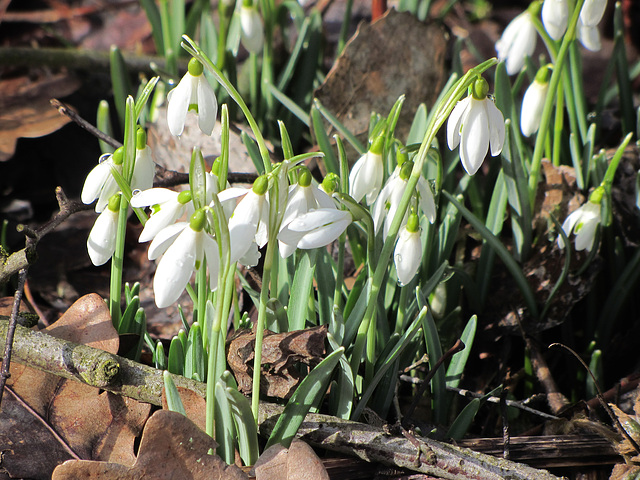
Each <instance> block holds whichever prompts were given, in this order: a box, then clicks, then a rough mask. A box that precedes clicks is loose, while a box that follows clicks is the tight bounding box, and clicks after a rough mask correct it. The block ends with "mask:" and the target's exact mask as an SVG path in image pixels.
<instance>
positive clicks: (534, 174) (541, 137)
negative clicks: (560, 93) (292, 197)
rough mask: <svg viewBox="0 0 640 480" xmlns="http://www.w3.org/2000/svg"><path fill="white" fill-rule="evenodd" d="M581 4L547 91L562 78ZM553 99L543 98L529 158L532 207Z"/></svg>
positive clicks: (577, 7)
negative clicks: (531, 153) (534, 140)
mask: <svg viewBox="0 0 640 480" xmlns="http://www.w3.org/2000/svg"><path fill="white" fill-rule="evenodd" d="M583 4H584V0H578V1H577V2H576V6H575V9H574V11H573V15H572V16H571V20H570V21H569V25H568V27H567V32H566V33H565V35H564V38H563V40H562V45H561V46H560V50H559V51H558V56H557V58H556V59H555V68H554V69H553V73H552V74H551V79H550V80H549V92H556V91H557V89H558V84H559V83H560V79H561V78H562V70H563V68H562V66H563V64H564V61H565V58H566V56H567V52H568V51H569V46H570V45H571V42H573V41H574V39H575V36H576V25H577V23H578V18H579V17H580V10H581V9H582V5H583ZM554 100H555V98H554V96H553V95H548V96H547V98H546V100H545V103H544V108H543V110H542V116H541V118H540V130H539V131H538V135H537V137H536V143H535V147H534V149H533V158H532V160H531V171H530V174H529V202H530V204H531V208H532V209H533V207H534V204H535V200H536V192H537V190H538V181H539V179H540V170H541V168H542V156H543V152H544V143H545V138H546V136H547V132H548V129H549V124H550V120H551V112H552V110H553V102H554Z"/></svg>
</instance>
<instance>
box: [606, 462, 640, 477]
mask: <svg viewBox="0 0 640 480" xmlns="http://www.w3.org/2000/svg"><path fill="white" fill-rule="evenodd" d="M639 478H640V467H638V466H637V465H626V464H624V463H619V464H618V465H616V466H615V467H613V470H612V472H611V476H610V477H609V480H638V479H639Z"/></svg>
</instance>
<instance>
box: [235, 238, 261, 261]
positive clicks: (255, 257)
mask: <svg viewBox="0 0 640 480" xmlns="http://www.w3.org/2000/svg"><path fill="white" fill-rule="evenodd" d="M259 261H260V251H259V250H258V245H256V242H253V243H252V244H251V246H250V247H249V250H247V252H246V253H245V254H244V256H243V257H242V258H240V260H238V262H239V263H240V264H242V265H244V266H245V267H255V266H256V265H258V262H259Z"/></svg>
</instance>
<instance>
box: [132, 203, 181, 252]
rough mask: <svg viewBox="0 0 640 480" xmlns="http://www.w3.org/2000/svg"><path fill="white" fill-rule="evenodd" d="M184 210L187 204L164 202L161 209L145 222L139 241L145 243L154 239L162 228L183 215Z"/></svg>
mask: <svg viewBox="0 0 640 480" xmlns="http://www.w3.org/2000/svg"><path fill="white" fill-rule="evenodd" d="M184 211H185V206H184V205H181V204H180V203H179V202H166V203H164V204H162V206H161V207H160V210H159V211H158V212H156V213H154V214H153V215H151V217H149V220H147V223H145V225H144V229H143V230H142V232H141V233H140V238H139V239H138V242H140V243H144V242H148V241H150V240H153V239H154V238H155V236H156V235H158V232H160V230H162V229H163V228H165V227H168V226H169V225H171V224H172V223H173V222H175V221H176V220H177V219H178V218H180V217H181V216H182V214H183V213H184Z"/></svg>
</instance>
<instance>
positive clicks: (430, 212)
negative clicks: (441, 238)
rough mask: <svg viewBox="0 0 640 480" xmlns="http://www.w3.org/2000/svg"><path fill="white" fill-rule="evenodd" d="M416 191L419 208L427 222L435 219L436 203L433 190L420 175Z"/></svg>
mask: <svg viewBox="0 0 640 480" xmlns="http://www.w3.org/2000/svg"><path fill="white" fill-rule="evenodd" d="M418 191H419V192H420V209H421V210H422V213H424V215H425V216H426V217H427V220H429V223H433V222H435V220H436V203H435V200H434V198H433V192H431V187H430V186H429V184H428V183H427V181H426V180H425V179H424V178H422V177H420V178H419V179H418Z"/></svg>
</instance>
